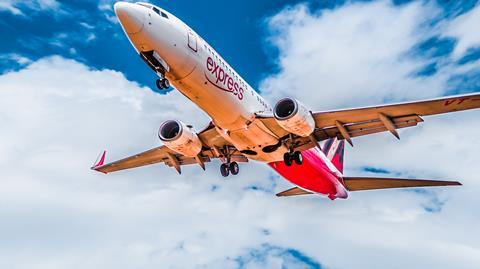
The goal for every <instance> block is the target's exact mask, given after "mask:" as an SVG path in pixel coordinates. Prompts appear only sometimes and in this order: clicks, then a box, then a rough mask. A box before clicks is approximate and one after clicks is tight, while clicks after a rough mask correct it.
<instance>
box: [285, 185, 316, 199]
mask: <svg viewBox="0 0 480 269" xmlns="http://www.w3.org/2000/svg"><path fill="white" fill-rule="evenodd" d="M307 194H313V193H311V192H308V191H306V190H303V189H300V188H299V187H294V188H291V189H288V190H286V191H282V192H280V193H277V196H278V197H286V196H297V195H307Z"/></svg>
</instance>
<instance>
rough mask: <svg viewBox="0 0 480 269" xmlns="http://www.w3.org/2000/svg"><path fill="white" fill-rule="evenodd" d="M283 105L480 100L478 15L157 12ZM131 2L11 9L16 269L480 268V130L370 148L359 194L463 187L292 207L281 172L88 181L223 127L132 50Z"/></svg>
mask: <svg viewBox="0 0 480 269" xmlns="http://www.w3.org/2000/svg"><path fill="white" fill-rule="evenodd" d="M152 2H153V3H155V4H157V5H159V6H160V7H162V8H165V9H167V10H168V11H170V12H172V13H173V14H175V15H176V16H177V17H179V18H180V19H182V20H184V21H185V22H186V23H188V24H189V25H190V26H191V27H192V28H193V29H195V30H196V31H197V32H198V33H199V34H200V35H201V36H202V37H203V38H204V39H205V40H207V41H208V42H209V43H210V44H211V45H212V46H213V47H214V48H215V49H216V50H217V51H218V52H219V53H220V54H221V55H222V56H223V57H224V58H225V59H226V60H227V61H228V62H229V63H230V65H231V66H233V67H234V68H235V69H236V70H237V71H238V73H239V74H241V75H242V76H243V77H244V78H245V79H246V80H247V81H248V82H249V83H250V84H251V85H252V86H254V87H255V88H256V90H257V91H259V92H260V93H261V94H262V95H263V96H265V97H266V99H267V100H269V101H270V102H271V103H272V104H273V103H274V102H275V101H276V100H278V99H280V98H282V97H284V96H292V97H295V98H297V99H298V100H301V101H302V102H303V103H304V104H306V105H307V106H308V107H309V108H311V109H312V110H314V111H321V110H329V109H337V108H346V107H357V106H366V105H375V104H383V103H389V102H399V101H409V100H418V99H424V98H433V97H439V96H445V95H450V94H460V93H471V92H476V91H480V79H479V78H480V76H479V75H480V34H479V32H478V25H480V5H479V4H478V3H477V1H444V0H438V1H387V0H384V1H310V2H308V1H265V0H262V1H250V0H246V1H238V2H231V3H228V4H225V1H209V2H208V3H205V2H201V1H182V0H178V1H152ZM112 4H113V1H107V0H102V1H89V0H85V1H56V0H30V1H18V0H3V1H1V2H0V39H1V41H2V42H0V123H1V126H2V127H1V128H0V171H2V172H0V175H1V176H0V184H1V188H0V238H1V240H0V266H1V267H2V268H22V269H23V268H29V269H31V268H152V267H160V268H241V269H243V268H248V269H250V268H332V269H337V268H338V269H367V268H368V269H370V268H455V269H457V268H469V269H470V268H479V267H480V230H479V229H480V228H479V227H478V223H479V222H480V216H479V215H478V214H477V212H478V210H477V208H478V207H480V200H479V199H478V193H479V191H480V179H479V178H478V175H479V174H480V168H479V166H478V161H479V158H478V154H477V152H479V151H480V143H478V137H480V125H479V123H478V118H479V117H480V111H466V112H459V113H454V114H449V115H442V116H434V117H427V118H425V122H424V123H422V124H421V125H420V126H418V127H415V128H409V129H405V130H400V136H401V140H400V141H397V140H396V139H395V138H394V137H393V136H392V135H390V134H377V135H372V136H369V137H362V138H357V139H354V147H348V148H347V149H346V158H345V166H346V171H345V174H346V175H351V176H363V175H374V176H380V177H411V178H433V179H447V180H459V181H461V182H462V183H463V184H464V186H462V187H458V188H453V187H452V188H436V189H413V190H388V191H367V192H358V193H351V194H350V197H349V199H347V200H336V201H333V202H332V201H330V200H328V199H326V198H323V197H314V196H312V197H295V198H288V199H279V198H276V197H275V193H277V192H280V191H282V190H285V189H287V188H289V187H291V185H290V184H289V183H288V182H286V181H285V180H284V179H282V178H281V177H280V176H278V175H276V174H275V173H274V171H272V170H270V169H269V168H268V167H267V166H266V165H264V164H261V163H256V162H251V163H249V164H248V168H247V165H241V173H240V175H238V176H236V177H230V178H228V179H224V178H222V177H221V175H220V173H219V171H218V170H219V169H218V166H219V163H218V162H212V163H209V164H207V170H206V172H200V171H202V170H201V169H200V167H198V166H192V167H187V168H185V169H183V172H184V173H183V174H182V175H177V174H176V172H175V171H174V170H173V169H171V168H168V167H166V166H163V165H154V166H150V167H145V168H142V169H135V170H130V171H124V172H119V173H114V174H109V175H107V176H105V175H102V174H97V173H94V172H92V171H90V169H89V167H90V166H91V165H92V163H93V162H94V161H95V158H96V157H97V156H98V154H99V153H100V152H101V150H103V149H107V150H108V154H107V160H115V159H118V158H121V157H125V156H129V155H131V154H133V153H137V152H141V151H143V150H146V149H149V148H152V147H156V146H158V145H160V141H159V140H158V137H157V135H156V132H157V130H158V127H159V126H160V124H161V123H162V122H163V121H165V120H168V119H179V120H182V121H184V122H187V123H189V124H192V125H193V126H195V127H196V129H197V130H198V129H201V128H202V127H203V126H205V125H206V124H207V123H208V121H209V119H208V117H207V116H206V115H205V114H204V113H199V112H200V110H199V108H197V107H195V106H194V105H193V104H192V103H190V102H189V101H188V100H187V99H186V98H184V97H183V96H182V95H181V94H180V93H179V92H177V91H176V90H173V91H170V92H168V93H167V94H159V93H157V92H155V88H154V83H153V82H154V80H155V75H154V74H153V73H152V72H151V71H150V70H149V69H148V67H146V66H145V65H144V63H143V62H142V61H141V59H140V58H139V57H138V55H136V54H135V52H134V50H133V49H132V48H131V45H130V44H129V41H128V40H127V39H126V37H125V36H124V34H123V32H122V29H121V28H120V25H119V24H118V22H117V21H116V18H115V17H114V13H113V11H112Z"/></svg>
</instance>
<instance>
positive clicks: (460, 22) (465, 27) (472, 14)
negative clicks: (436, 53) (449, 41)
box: [445, 5, 480, 59]
mask: <svg viewBox="0 0 480 269" xmlns="http://www.w3.org/2000/svg"><path fill="white" fill-rule="evenodd" d="M478 25H480V5H477V6H476V7H475V8H473V9H472V10H471V11H469V12H467V13H465V14H462V15H460V16H458V17H457V18H455V19H454V20H453V21H452V22H451V23H450V24H449V26H448V28H447V30H446V32H445V35H446V36H452V37H455V38H457V39H458V44H457V46H456V47H455V50H454V51H453V56H454V57H455V58H456V59H458V58H460V57H461V56H463V55H464V54H465V52H466V51H467V50H468V49H469V48H472V47H474V48H475V47H479V46H480V35H479V34H478Z"/></svg>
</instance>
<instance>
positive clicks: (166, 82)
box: [162, 78, 170, 89]
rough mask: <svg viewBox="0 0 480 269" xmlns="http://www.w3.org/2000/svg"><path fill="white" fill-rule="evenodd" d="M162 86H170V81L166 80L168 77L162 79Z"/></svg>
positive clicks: (165, 87)
mask: <svg viewBox="0 0 480 269" xmlns="http://www.w3.org/2000/svg"><path fill="white" fill-rule="evenodd" d="M162 86H163V88H164V89H168V88H170V81H168V79H166V78H164V79H163V80H162Z"/></svg>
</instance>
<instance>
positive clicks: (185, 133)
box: [158, 120, 202, 157]
mask: <svg viewBox="0 0 480 269" xmlns="http://www.w3.org/2000/svg"><path fill="white" fill-rule="evenodd" d="M158 137H159V138H160V140H162V142H163V143H164V144H165V146H166V147H168V148H169V149H171V150H173V151H175V152H177V153H180V154H182V155H184V156H187V157H196V156H197V155H198V154H199V153H200V151H201V150H202V141H200V139H199V138H198V136H197V134H196V133H195V132H194V131H193V130H192V128H191V127H190V126H187V125H185V123H183V122H181V121H176V120H168V121H166V122H164V123H163V124H162V125H161V126H160V129H159V130H158Z"/></svg>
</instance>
